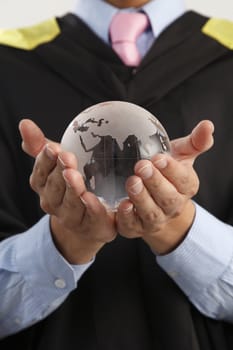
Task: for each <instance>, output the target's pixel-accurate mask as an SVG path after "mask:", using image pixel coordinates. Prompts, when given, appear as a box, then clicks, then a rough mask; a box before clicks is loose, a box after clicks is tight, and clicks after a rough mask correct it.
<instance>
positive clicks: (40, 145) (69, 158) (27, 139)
mask: <svg viewBox="0 0 233 350" xmlns="http://www.w3.org/2000/svg"><path fill="white" fill-rule="evenodd" d="M19 129H20V133H21V136H22V140H23V142H22V148H23V150H24V151H25V152H26V153H27V154H29V155H30V156H32V157H34V158H35V164H34V168H33V171H32V174H31V177H30V185H31V187H32V189H33V190H34V191H35V192H37V193H38V195H39V197H40V203H41V208H42V209H43V210H44V211H45V212H46V213H47V214H49V215H50V218H51V219H50V224H51V232H52V235H53V239H54V242H55V245H56V247H57V248H58V250H59V251H60V252H61V254H62V255H63V256H64V258H65V259H66V260H67V261H68V262H69V263H71V264H84V263H87V262H89V261H90V260H91V259H92V258H93V257H94V256H95V255H96V253H97V252H98V251H99V250H100V249H101V248H102V247H103V246H104V245H105V244H106V243H107V242H110V241H112V240H113V239H114V238H115V237H116V235H117V233H116V228H115V223H114V221H115V220H114V213H111V212H107V210H106V209H105V207H104V206H103V205H102V204H101V203H100V202H99V200H98V199H97V197H96V196H95V195H93V194H92V193H90V192H87V191H86V187H85V184H84V181H83V178H82V175H81V174H80V173H79V172H78V170H77V169H78V164H77V160H76V157H75V156H74V155H73V154H72V153H69V152H64V151H62V150H61V147H60V145H59V144H58V143H55V142H51V141H49V140H47V139H46V137H45V136H44V134H43V132H42V131H41V130H40V128H39V127H38V126H37V125H36V124H35V123H34V122H32V121H31V120H27V119H25V120H22V121H21V122H20V125H19Z"/></svg>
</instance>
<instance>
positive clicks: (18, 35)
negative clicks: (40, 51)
mask: <svg viewBox="0 0 233 350" xmlns="http://www.w3.org/2000/svg"><path fill="white" fill-rule="evenodd" d="M60 33H61V31H60V28H59V25H58V23H57V21H56V18H51V19H49V20H46V21H43V22H41V23H38V24H36V25H34V26H31V27H25V28H18V29H0V44H3V45H7V46H11V47H14V48H17V49H22V50H33V49H35V48H36V47H37V46H39V45H41V44H45V43H47V42H49V41H52V40H53V39H55V38H56V37H57V36H58V35H59V34H60Z"/></svg>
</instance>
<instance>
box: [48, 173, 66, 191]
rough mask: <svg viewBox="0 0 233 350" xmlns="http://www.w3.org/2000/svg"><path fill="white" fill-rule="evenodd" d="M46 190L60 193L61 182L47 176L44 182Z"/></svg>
mask: <svg viewBox="0 0 233 350" xmlns="http://www.w3.org/2000/svg"><path fill="white" fill-rule="evenodd" d="M63 185H64V183H63ZM46 188H47V189H49V190H50V191H51V192H53V193H60V192H61V191H62V189H63V186H62V182H61V181H55V179H54V177H53V176H48V178H47V181H46Z"/></svg>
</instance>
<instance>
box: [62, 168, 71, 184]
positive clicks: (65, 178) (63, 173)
mask: <svg viewBox="0 0 233 350" xmlns="http://www.w3.org/2000/svg"><path fill="white" fill-rule="evenodd" d="M62 176H63V178H64V180H65V183H66V186H67V187H69V188H71V184H70V182H69V180H68V179H67V177H66V175H65V172H64V171H63V172H62Z"/></svg>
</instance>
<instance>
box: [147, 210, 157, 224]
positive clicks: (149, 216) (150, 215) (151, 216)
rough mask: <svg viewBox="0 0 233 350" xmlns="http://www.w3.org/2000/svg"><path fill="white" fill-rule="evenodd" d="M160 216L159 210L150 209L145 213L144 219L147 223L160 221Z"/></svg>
mask: <svg viewBox="0 0 233 350" xmlns="http://www.w3.org/2000/svg"><path fill="white" fill-rule="evenodd" d="M159 217H160V215H159V214H158V213H157V212H154V211H149V212H148V213H146V214H145V216H144V221H145V222H147V223H154V222H157V221H158V219H159Z"/></svg>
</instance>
